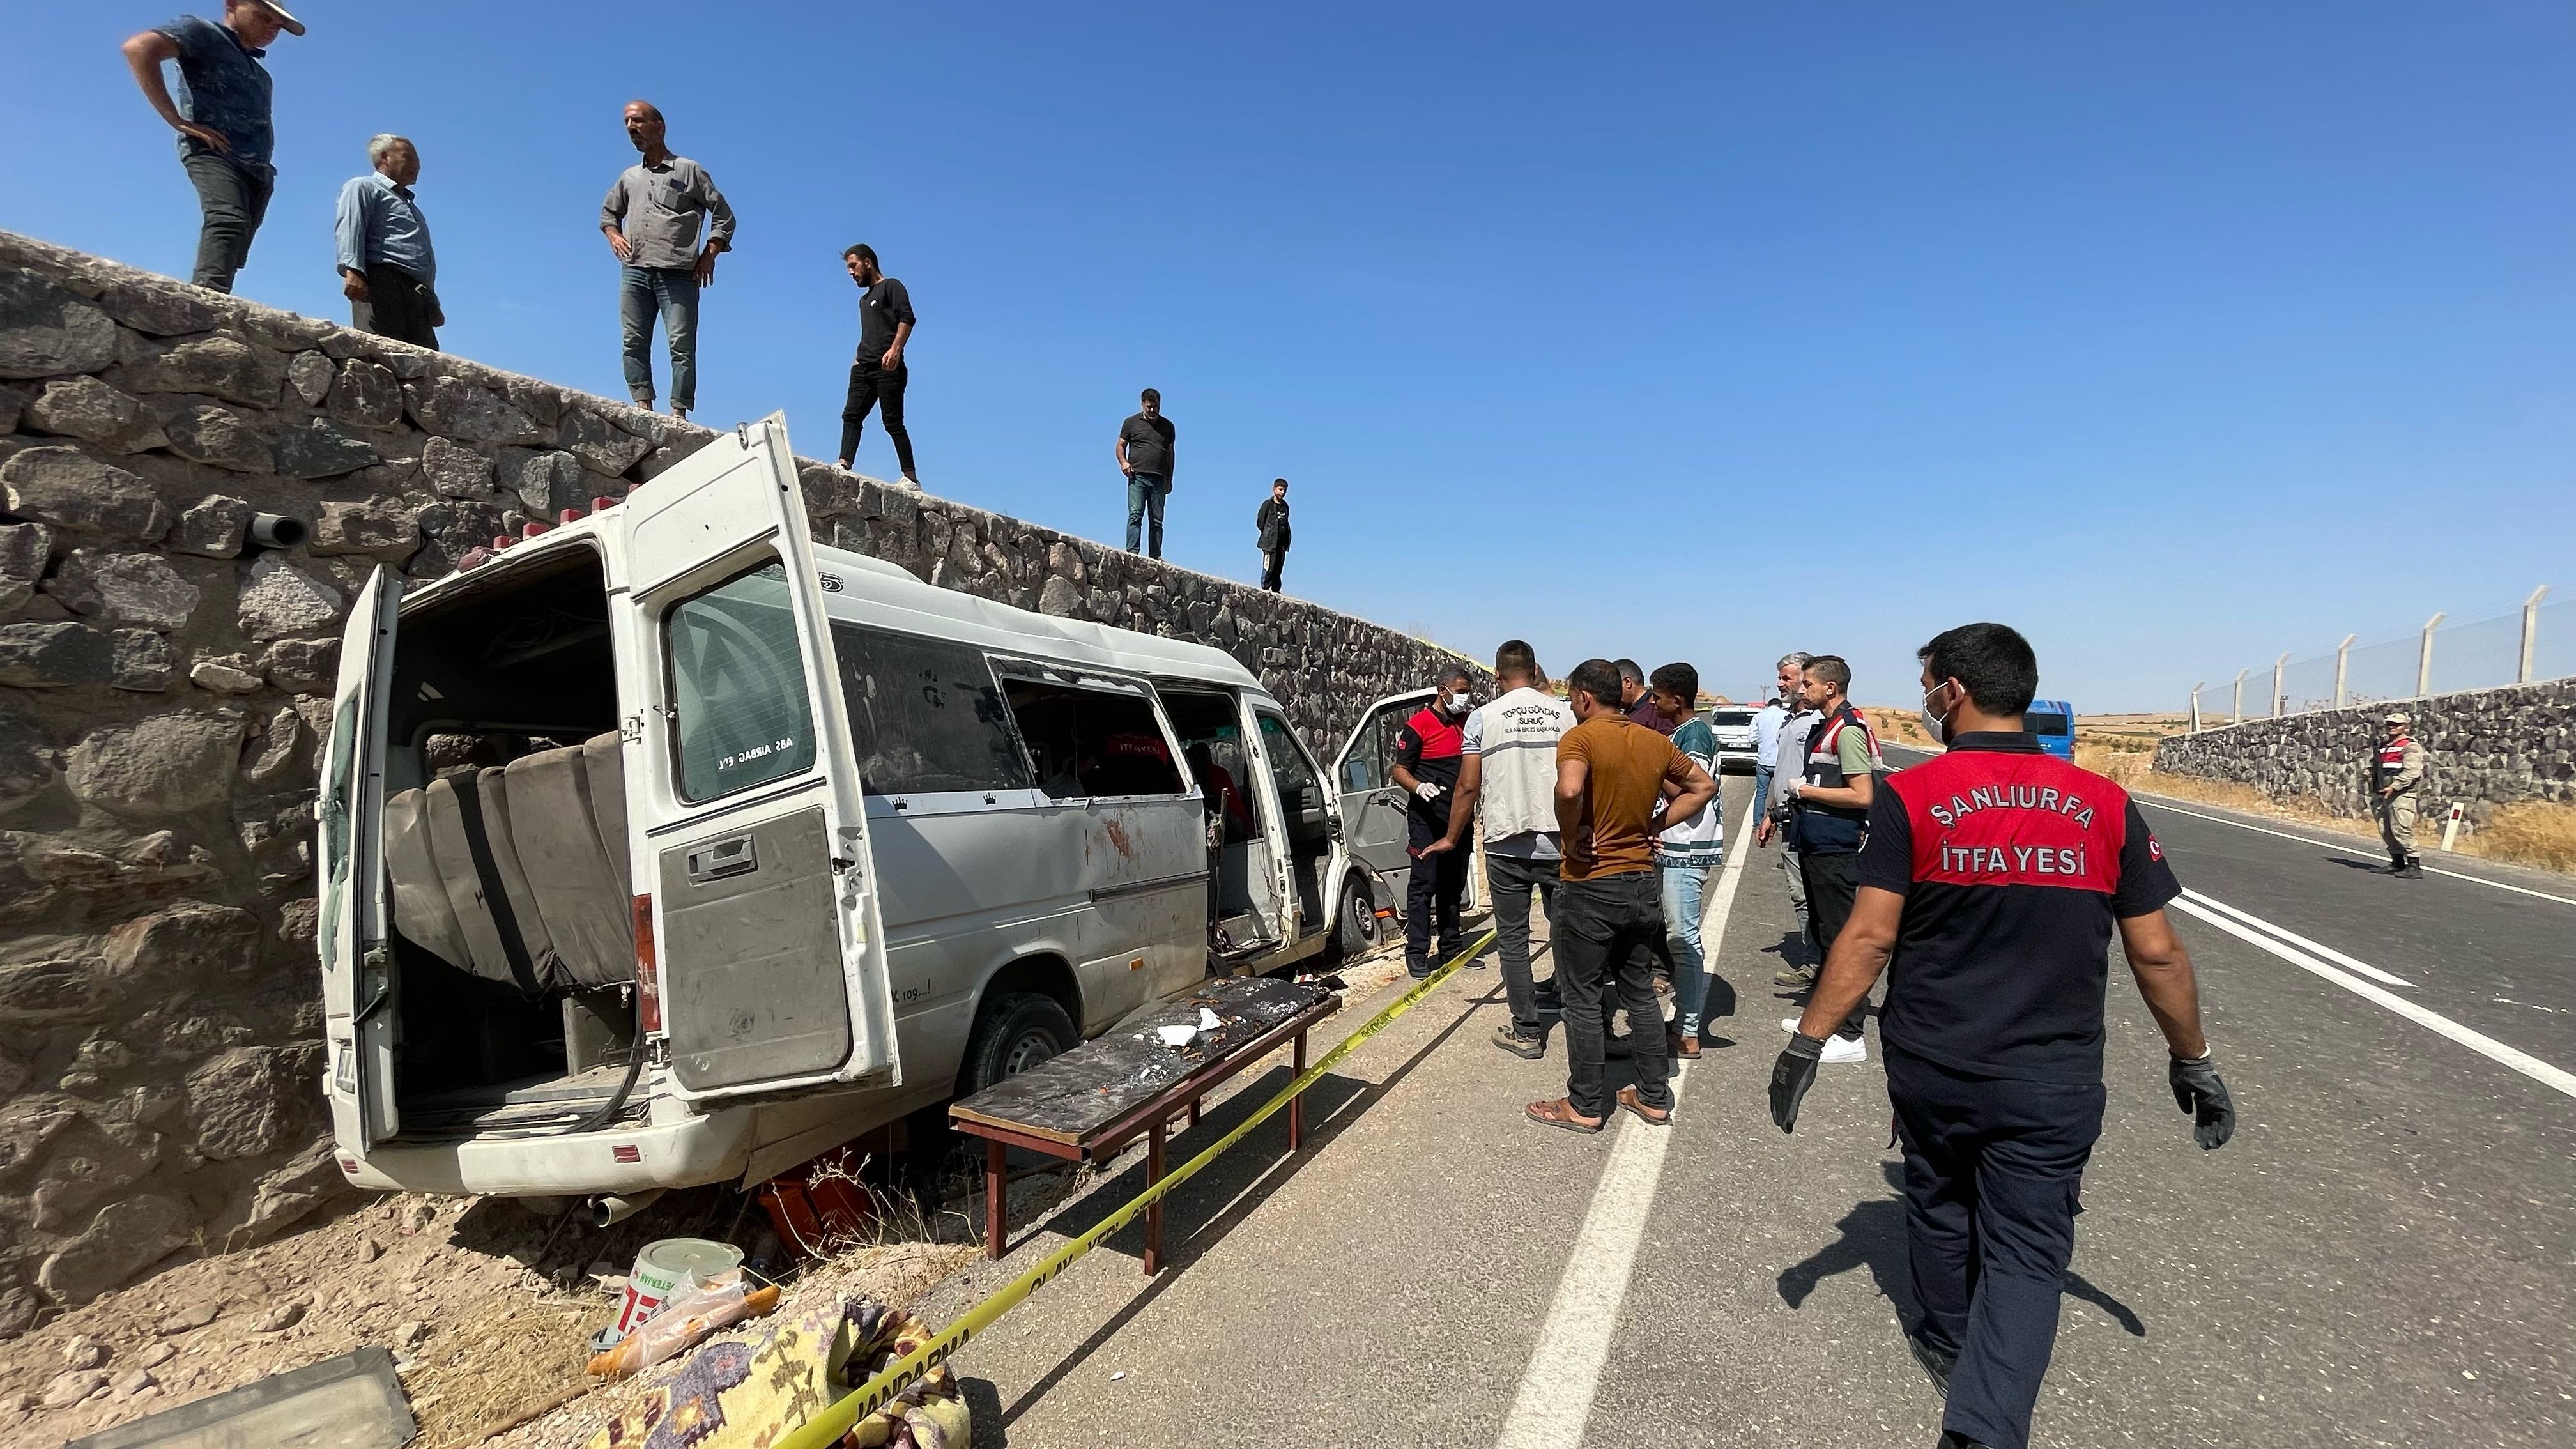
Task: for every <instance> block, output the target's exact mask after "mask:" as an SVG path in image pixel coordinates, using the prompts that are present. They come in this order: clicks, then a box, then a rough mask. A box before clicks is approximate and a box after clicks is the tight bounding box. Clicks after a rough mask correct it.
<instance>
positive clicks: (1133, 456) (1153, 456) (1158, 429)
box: [1118, 413, 1174, 483]
mask: <svg viewBox="0 0 2576 1449" xmlns="http://www.w3.org/2000/svg"><path fill="white" fill-rule="evenodd" d="M1173 434H1174V429H1173V427H1172V420H1171V419H1170V418H1167V417H1164V416H1162V415H1160V414H1157V415H1155V416H1153V417H1150V418H1149V417H1147V416H1145V415H1144V414H1143V413H1136V414H1133V415H1132V416H1130V417H1129V418H1128V419H1127V421H1125V422H1123V423H1120V424H1119V425H1118V441H1120V442H1122V443H1125V444H1126V445H1127V466H1128V467H1129V468H1130V469H1132V470H1134V471H1136V472H1138V473H1150V474H1152V475H1153V476H1155V477H1157V478H1160V479H1162V480H1163V481H1164V482H1166V483H1169V482H1170V481H1172V437H1173Z"/></svg>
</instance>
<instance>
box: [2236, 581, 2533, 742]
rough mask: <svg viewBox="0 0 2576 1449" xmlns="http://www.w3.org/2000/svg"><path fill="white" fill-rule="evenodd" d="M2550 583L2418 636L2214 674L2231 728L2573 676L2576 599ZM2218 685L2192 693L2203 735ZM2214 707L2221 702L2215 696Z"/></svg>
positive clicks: (2427, 624) (2346, 640) (2432, 623)
mask: <svg viewBox="0 0 2576 1449" xmlns="http://www.w3.org/2000/svg"><path fill="white" fill-rule="evenodd" d="M2549 590H2550V586H2549V585H2547V584H2542V585H2541V586H2540V587H2539V588H2536V589H2534V590H2532V591H2531V596H2530V597H2529V598H2527V599H2525V600H2523V601H2522V607H2521V608H2520V609H2519V610H2516V611H2512V612H2507V613H2499V614H2493V615H2489V616H2487V617H2485V618H2480V619H2472V620H2469V621H2467V622H2465V623H2457V624H2449V625H2445V623H2444V620H2446V619H2448V618H2449V617H2450V616H2449V615H2448V614H2435V615H2434V616H2433V617H2432V618H2430V619H2427V620H2425V621H2424V627H2423V628H2422V629H2421V630H2419V631H2417V632H2416V633H2414V634H2410V635H2401V636H2399V637H2397V638H2394V639H2384V640H2380V641H2378V642H2376V643H2371V644H2364V645H2362V646H2361V647H2359V648H2357V649H2356V648H2355V647H2353V646H2354V641H2355V640H2356V639H2358V638H2359V637H2360V636H2359V635H2356V634H2347V635H2345V636H2344V637H2343V642H2342V643H2340V644H2337V645H2336V646H2335V648H2334V652H2333V653H2331V654H2320V655H2316V656H2313V657H2311V658H2307V659H2301V660H2296V661H2293V660H2292V659H2291V658H2290V656H2289V654H2287V653H2284V654H2282V655H2281V656H2280V657H2279V658H2277V659H2275V660H2273V661H2272V663H2271V665H2270V666H2269V667H2268V668H2261V667H2257V668H2252V669H2240V670H2237V671H2236V673H2235V675H2234V677H2233V678H2229V677H2228V676H2225V675H2220V676H2217V677H2216V678H2217V681H2218V683H2219V687H2220V688H2223V689H2225V690H2226V691H2227V713H2226V715H2225V717H2224V720H2223V722H2224V723H2230V724H2232V723H2235V722H2236V721H2239V720H2245V719H2265V718H2271V719H2277V718H2279V717H2281V716H2282V715H2290V714H2305V713H2308V712H2309V711H2312V710H2321V709H2348V708H2350V707H2352V706H2354V705H2367V704H2378V703H2382V702H2386V701H2394V700H2402V699H2422V698H2424V697H2425V696H2427V695H2434V694H2451V693H2456V692H2458V691H2461V690H2469V689H2491V688H2495V687H2498V686H2502V685H2510V684H2536V683H2538V682H2540V681H2542V680H2545V679H2562V678H2566V677H2569V676H2571V675H2576V598H2569V599H2560V600H2559V601H2558V602H2556V603H2549V602H2548V598H2549ZM2267 677H2268V679H2269V681H2270V690H2269V692H2268V694H2264V693H2258V694H2257V696H2256V699H2255V708H2254V709H2253V711H2252V712H2251V713H2248V712H2247V709H2246V700H2245V694H2246V688H2245V687H2246V683H2247V681H2248V680H2254V681H2257V682H2256V684H2255V688H2256V690H2258V691H2261V690H2262V689H2263V685H2262V683H2261V682H2260V681H2262V680H2264V679H2265V678H2267ZM2211 683H2212V681H2211V680H2209V679H2203V680H2201V681H2199V682H2198V683H2195V684H2194V685H2192V687H2191V728H2192V730H2193V732H2195V733H2197V732H2198V731H2199V730H2201V729H2202V728H2203V727H2204V723H2205V722H2206V721H2208V720H2210V719H2212V718H2215V717H2216V714H2215V710H2214V709H2209V708H2205V707H2204V705H2203V703H2202V697H2203V694H2204V692H2205V691H2208V690H2209V689H2210V686H2211ZM2212 704H2213V705H2214V704H2215V700H2214V699H2213V700H2212Z"/></svg>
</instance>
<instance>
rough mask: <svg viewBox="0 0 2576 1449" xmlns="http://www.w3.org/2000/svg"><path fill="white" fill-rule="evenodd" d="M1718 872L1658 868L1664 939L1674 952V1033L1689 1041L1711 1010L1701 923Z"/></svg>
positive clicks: (1700, 867)
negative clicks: (1661, 893) (1670, 944)
mask: <svg viewBox="0 0 2576 1449" xmlns="http://www.w3.org/2000/svg"><path fill="white" fill-rule="evenodd" d="M1715 871H1716V867H1714V866H1706V865H1664V866H1657V867H1656V868H1655V874H1656V876H1657V877H1659V878H1660V879H1661V881H1662V883H1663V897H1664V937H1665V939H1666V940H1668V941H1670V942H1671V943H1672V950H1673V1015H1674V1018H1675V1019H1674V1022H1673V1030H1674V1031H1676V1032H1678V1033H1680V1034H1681V1035H1682V1036H1683V1037H1686V1038H1687V1037H1695V1036H1697V1035H1699V1029H1700V1027H1701V1025H1702V1024H1703V1023H1702V1022H1701V1021H1700V1013H1701V1012H1703V1011H1705V1010H1707V1009H1708V957H1707V954H1706V953H1705V952H1703V951H1702V950H1701V949H1700V940H1699V921H1700V913H1701V912H1702V911H1703V910H1705V909H1706V908H1707V904H1708V880H1709V877H1710V876H1711V875H1712V874H1714V873H1715Z"/></svg>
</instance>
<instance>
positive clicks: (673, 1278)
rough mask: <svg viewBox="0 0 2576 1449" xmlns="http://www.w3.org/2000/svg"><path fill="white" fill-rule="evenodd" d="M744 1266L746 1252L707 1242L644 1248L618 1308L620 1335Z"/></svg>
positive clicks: (672, 1241)
mask: <svg viewBox="0 0 2576 1449" xmlns="http://www.w3.org/2000/svg"><path fill="white" fill-rule="evenodd" d="M741 1266H742V1249H740V1248H737V1247H735V1246H734V1245H733V1244H731V1243H715V1242H709V1241H708V1240H706V1239H705V1238H663V1239H660V1240H659V1241H657V1242H650V1243H646V1244H645V1245H644V1251H642V1252H640V1253H637V1254H636V1255H635V1267H634V1270H633V1271H632V1272H629V1273H628V1274H627V1275H626V1297H625V1299H624V1300H623V1301H621V1302H620V1303H619V1304H618V1305H617V1335H618V1337H620V1338H623V1337H625V1336H626V1335H627V1334H629V1333H632V1332H634V1331H635V1326H636V1325H637V1324H639V1323H642V1322H643V1321H644V1320H645V1319H647V1318H650V1317H652V1316H653V1313H654V1311H655V1310H656V1309H658V1308H660V1307H661V1306H662V1305H663V1304H664V1303H665V1302H667V1301H669V1300H670V1298H671V1297H672V1295H674V1294H676V1293H680V1292H683V1291H685V1290H686V1289H688V1288H689V1287H691V1286H693V1285H696V1284H701V1283H705V1282H706V1281H708V1280H709V1279H711V1278H714V1277H715V1276H716V1275H718V1274H720V1273H726V1272H730V1271H732V1270H733V1269H736V1268H739V1267H741Z"/></svg>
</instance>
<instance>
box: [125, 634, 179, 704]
mask: <svg viewBox="0 0 2576 1449" xmlns="http://www.w3.org/2000/svg"><path fill="white" fill-rule="evenodd" d="M110 667H111V671H112V672H111V674H110V676H109V678H108V681H107V682H108V683H109V684H110V685H111V686H113V687H115V688H117V689H130V690H133V691H135V692H136V693H138V694H159V693H161V692H163V691H164V690H167V689H168V688H169V687H170V681H171V679H172V678H173V677H175V676H176V675H177V674H178V672H179V651H178V650H176V649H173V648H172V647H171V646H170V641H169V640H167V639H164V638H162V637H161V636H160V635H158V634H155V633H153V632H152V631H151V630H149V629H119V630H117V631H116V642H115V655H114V661H113V663H112V665H111V666H110Z"/></svg>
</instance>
